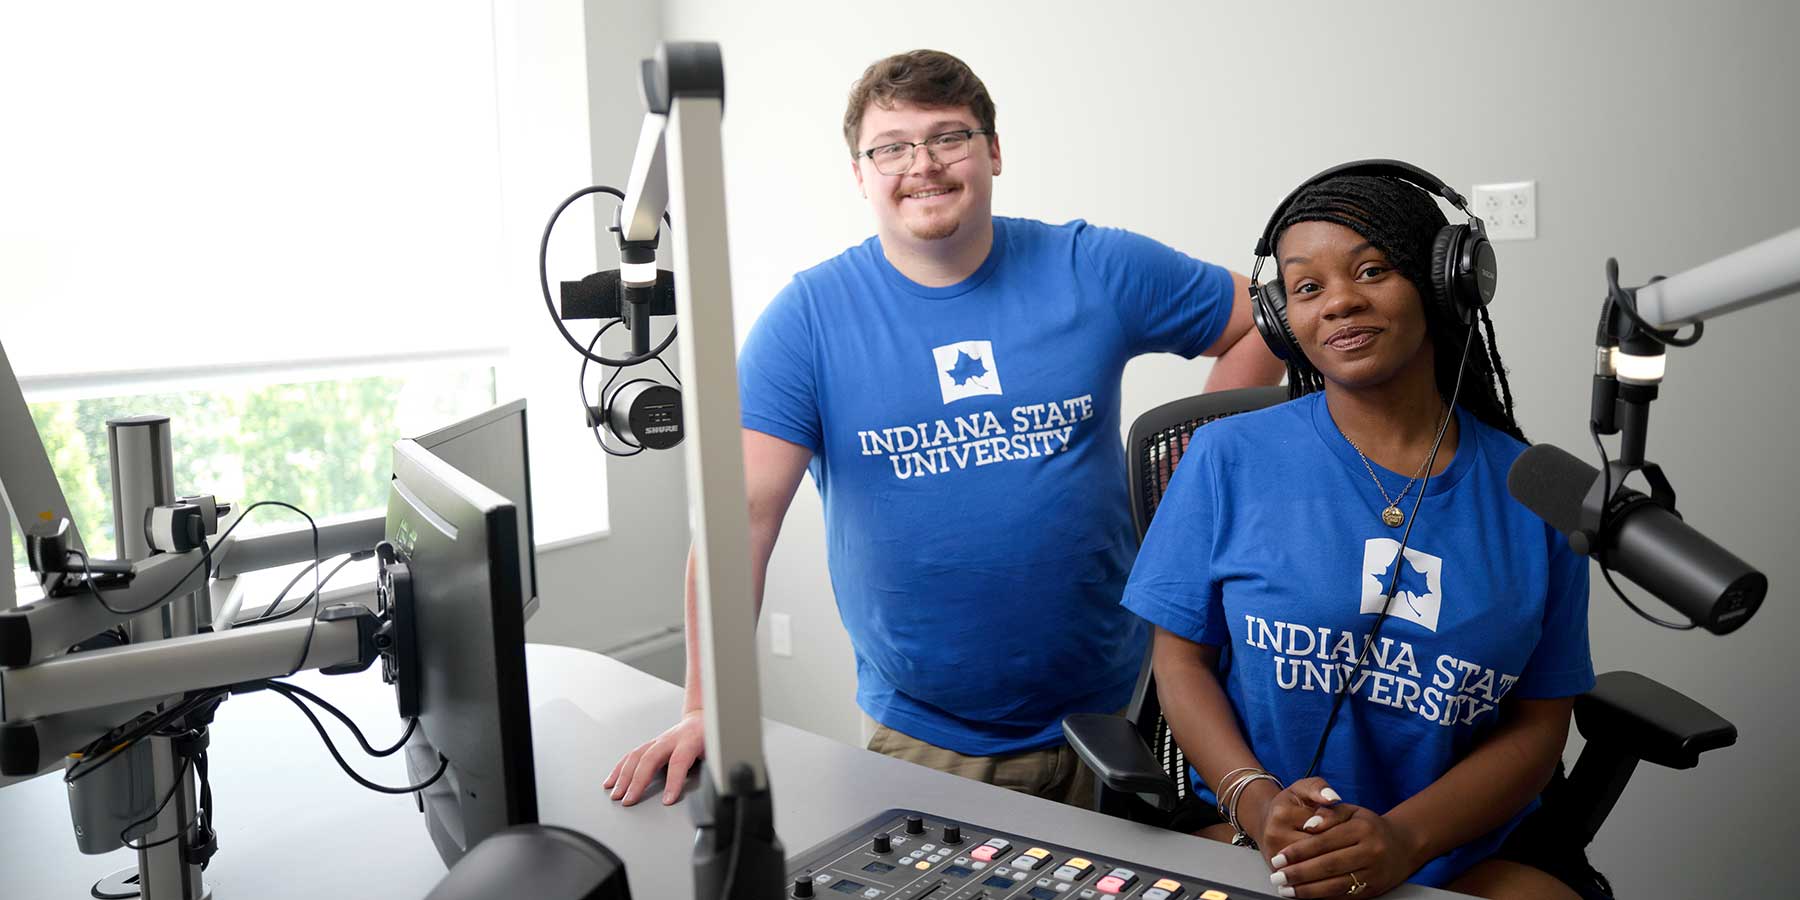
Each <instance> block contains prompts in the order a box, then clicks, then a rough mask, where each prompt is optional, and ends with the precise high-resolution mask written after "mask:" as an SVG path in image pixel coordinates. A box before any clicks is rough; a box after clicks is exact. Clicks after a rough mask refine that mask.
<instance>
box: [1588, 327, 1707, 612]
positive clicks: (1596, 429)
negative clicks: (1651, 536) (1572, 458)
mask: <svg viewBox="0 0 1800 900" xmlns="http://www.w3.org/2000/svg"><path fill="white" fill-rule="evenodd" d="M1696 337H1697V335H1696ZM1588 436H1589V437H1592V438H1593V439H1594V449H1595V450H1598V451H1599V452H1600V478H1601V487H1602V489H1603V490H1604V491H1605V493H1604V494H1602V495H1601V498H1600V534H1605V533H1606V512H1607V510H1608V509H1609V508H1610V507H1611V506H1612V494H1613V485H1612V460H1611V459H1609V458H1607V455H1606V445H1605V444H1604V443H1601V441H1600V425H1599V423H1598V422H1594V421H1593V420H1589V421H1588ZM1594 561H1595V562H1597V563H1599V564H1600V576H1601V577H1602V578H1605V579H1606V584H1607V586H1608V587H1610V588H1612V592H1613V594H1615V595H1617V596H1618V598H1619V601H1620V602H1621V603H1624V604H1625V606H1626V608H1627V609H1630V610H1631V611H1632V612H1634V613H1637V614H1638V618H1640V619H1643V620H1644V621H1646V622H1649V623H1650V624H1652V625H1657V626H1661V627H1663V628H1667V629H1669V630H1670V631H1693V630H1694V629H1695V628H1696V627H1697V626H1696V625H1695V624H1694V623H1693V622H1688V623H1686V624H1683V623H1680V622H1671V621H1668V620H1667V619H1659V618H1657V617H1656V616H1653V615H1651V614H1650V613H1647V612H1645V611H1644V610H1643V609H1642V608H1640V607H1639V606H1638V605H1637V604H1636V603H1633V602H1631V598H1630V597H1627V596H1625V592H1624V591H1622V590H1619V584H1618V582H1616V581H1613V577H1612V570H1611V569H1609V568H1608V567H1607V565H1606V562H1605V560H1603V559H1602V558H1601V557H1600V556H1598V555H1596V556H1595V557H1594Z"/></svg>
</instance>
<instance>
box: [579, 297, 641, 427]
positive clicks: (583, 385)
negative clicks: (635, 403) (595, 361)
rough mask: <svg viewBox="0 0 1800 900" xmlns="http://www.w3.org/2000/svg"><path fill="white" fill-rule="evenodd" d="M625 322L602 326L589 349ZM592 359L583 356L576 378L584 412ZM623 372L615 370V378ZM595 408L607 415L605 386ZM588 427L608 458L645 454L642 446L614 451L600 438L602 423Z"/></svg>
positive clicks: (589, 344) (613, 321)
mask: <svg viewBox="0 0 1800 900" xmlns="http://www.w3.org/2000/svg"><path fill="white" fill-rule="evenodd" d="M623 321H625V320H624V319H614V320H612V321H611V322H608V323H606V324H605V325H603V326H601V327H600V330H599V331H598V332H597V333H595V335H594V339H593V340H591V341H588V349H589V350H592V349H593V348H594V345H596V344H598V343H600V338H601V337H602V336H603V335H605V334H606V333H607V332H608V331H610V330H612V327H613V326H615V325H618V324H619V323H621V322H623ZM592 358H593V354H591V353H590V354H587V355H585V356H583V358H582V360H581V374H580V375H579V376H577V378H576V384H575V386H576V387H577V388H579V389H580V390H581V408H582V409H583V410H586V409H588V402H587V369H588V360H589V359H592ZM621 371H624V370H623V369H622V368H618V369H614V370H613V377H615V378H616V377H618V374H619V372H621ZM611 383H612V382H611V381H608V382H607V384H611ZM595 408H597V409H599V410H600V415H602V416H604V415H606V388H605V387H604V386H603V387H601V388H600V404H599V405H598V406H597V407H595ZM588 427H589V428H590V429H591V430H592V431H593V432H594V441H595V442H596V443H598V444H599V445H600V449H602V450H605V451H606V455H608V456H617V457H619V458H621V459H623V458H626V457H631V456H636V455H638V454H639V453H642V452H644V448H643V447H642V446H640V447H638V448H637V449H636V450H633V451H631V452H630V453H624V452H621V451H618V450H614V449H613V448H611V447H609V446H607V445H606V439H605V438H603V437H601V436H600V429H601V428H602V427H603V426H602V425H601V423H600V422H599V421H595V422H594V423H593V424H592V425H590V426H588Z"/></svg>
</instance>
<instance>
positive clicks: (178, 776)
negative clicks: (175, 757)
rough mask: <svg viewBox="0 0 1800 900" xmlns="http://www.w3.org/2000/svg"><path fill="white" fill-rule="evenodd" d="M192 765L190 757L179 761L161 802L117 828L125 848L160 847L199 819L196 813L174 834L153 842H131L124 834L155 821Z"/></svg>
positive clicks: (179, 788)
mask: <svg viewBox="0 0 1800 900" xmlns="http://www.w3.org/2000/svg"><path fill="white" fill-rule="evenodd" d="M193 765H194V761H193V759H192V758H184V759H183V760H182V761H181V768H180V769H179V770H177V771H176V772H175V783H174V784H173V785H171V786H170V787H169V792H168V793H167V794H164V795H163V798H162V802H161V803H158V804H156V808H155V809H153V810H151V811H150V814H149V815H147V816H144V817H143V818H141V819H138V820H136V821H134V822H132V823H131V824H129V825H126V826H125V827H124V828H121V829H119V840H120V841H122V842H124V844H125V848H126V849H127V850H137V851H140V852H141V851H144V850H149V849H150V848H152V847H161V846H162V845H164V844H167V843H169V842H170V841H176V840H180V839H181V836H182V835H184V834H187V831H188V829H189V828H192V827H194V823H195V822H198V821H200V817H199V816H198V815H196V816H195V817H194V819H193V821H190V822H188V823H187V824H186V825H182V826H180V827H178V828H176V829H175V833H174V834H171V835H169V836H168V837H166V838H163V839H162V840H160V841H157V842H156V843H154V844H133V843H132V842H131V839H130V838H128V837H126V836H125V833H126V832H128V831H130V830H131V829H133V828H136V827H138V826H139V825H142V824H144V823H145V822H154V821H156V817H157V816H160V815H162V811H163V809H164V808H165V807H167V806H168V805H169V801H170V800H173V799H175V795H176V793H178V792H179V791H180V790H181V786H182V784H184V783H185V782H186V781H187V773H188V769H191V768H193Z"/></svg>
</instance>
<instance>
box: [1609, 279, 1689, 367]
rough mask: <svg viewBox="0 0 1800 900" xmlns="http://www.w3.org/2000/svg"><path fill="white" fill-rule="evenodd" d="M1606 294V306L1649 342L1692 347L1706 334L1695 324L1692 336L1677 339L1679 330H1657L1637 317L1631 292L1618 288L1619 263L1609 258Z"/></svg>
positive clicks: (1655, 281)
mask: <svg viewBox="0 0 1800 900" xmlns="http://www.w3.org/2000/svg"><path fill="white" fill-rule="evenodd" d="M1662 280H1663V277H1662V276H1661V275H1658V276H1657V277H1655V278H1652V279H1650V283H1651V284H1655V283H1657V282H1658V281H1662ZM1606 293H1607V297H1606V301H1607V303H1608V304H1610V305H1611V306H1612V307H1613V308H1614V309H1617V310H1619V311H1620V312H1623V313H1624V314H1625V318H1627V319H1630V320H1631V323H1632V324H1633V325H1636V326H1637V327H1638V330H1639V331H1642V332H1643V333H1644V334H1645V335H1646V336H1648V337H1649V338H1650V339H1651V340H1653V341H1655V342H1657V343H1659V344H1662V345H1663V346H1665V347H1692V346H1694V345H1695V344H1697V343H1699V342H1700V336H1701V335H1703V334H1705V333H1706V323H1705V322H1695V323H1694V333H1693V334H1690V335H1688V336H1687V337H1679V336H1678V335H1679V334H1680V331H1681V329H1679V328H1677V329H1674V330H1670V331H1664V330H1663V329H1661V328H1657V327H1656V326H1654V325H1651V324H1650V323H1649V322H1646V321H1644V318H1643V317H1642V316H1640V315H1638V311H1637V301H1636V299H1635V297H1633V295H1632V294H1631V292H1629V291H1627V290H1625V289H1624V288H1622V287H1620V286H1619V261H1618V259H1616V258H1610V257H1609V258H1608V259H1607V260H1606Z"/></svg>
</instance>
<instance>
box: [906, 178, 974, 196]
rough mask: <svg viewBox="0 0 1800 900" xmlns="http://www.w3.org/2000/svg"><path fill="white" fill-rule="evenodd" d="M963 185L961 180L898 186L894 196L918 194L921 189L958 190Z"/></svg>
mask: <svg viewBox="0 0 1800 900" xmlns="http://www.w3.org/2000/svg"><path fill="white" fill-rule="evenodd" d="M962 186H963V183H962V182H960V181H931V182H926V183H924V184H910V185H906V186H905V187H901V188H897V189H896V190H895V191H894V196H896V197H905V196H908V195H910V194H917V193H919V192H921V191H935V190H956V189H960V188H961V187H962Z"/></svg>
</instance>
